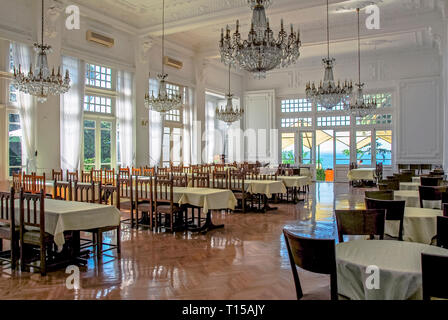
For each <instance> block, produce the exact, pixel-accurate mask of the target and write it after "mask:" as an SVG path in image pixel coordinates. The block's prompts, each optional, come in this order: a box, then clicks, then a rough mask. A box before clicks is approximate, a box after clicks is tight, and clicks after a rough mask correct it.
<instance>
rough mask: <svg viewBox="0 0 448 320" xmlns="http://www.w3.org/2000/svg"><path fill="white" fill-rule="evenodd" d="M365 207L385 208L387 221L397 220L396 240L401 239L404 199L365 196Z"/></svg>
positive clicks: (369, 208)
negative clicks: (381, 198) (398, 224)
mask: <svg viewBox="0 0 448 320" xmlns="http://www.w3.org/2000/svg"><path fill="white" fill-rule="evenodd" d="M365 202H366V208H367V209H368V210H371V209H380V210H381V209H383V210H386V220H388V221H399V223H400V226H399V231H398V240H400V241H403V220H404V209H405V206H406V201H404V200H403V201H395V200H377V199H370V198H365Z"/></svg>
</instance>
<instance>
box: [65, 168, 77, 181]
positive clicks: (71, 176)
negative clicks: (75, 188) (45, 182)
mask: <svg viewBox="0 0 448 320" xmlns="http://www.w3.org/2000/svg"><path fill="white" fill-rule="evenodd" d="M65 178H66V179H67V181H72V182H74V181H78V180H79V175H78V170H76V171H74V172H70V171H69V170H67V173H66V175H65Z"/></svg>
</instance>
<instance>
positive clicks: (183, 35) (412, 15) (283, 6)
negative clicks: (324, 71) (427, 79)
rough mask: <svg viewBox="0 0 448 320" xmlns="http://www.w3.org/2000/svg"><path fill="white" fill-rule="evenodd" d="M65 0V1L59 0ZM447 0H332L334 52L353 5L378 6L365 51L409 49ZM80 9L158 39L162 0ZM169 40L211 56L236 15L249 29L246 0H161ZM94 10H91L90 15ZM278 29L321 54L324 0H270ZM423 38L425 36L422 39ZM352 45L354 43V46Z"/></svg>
mask: <svg viewBox="0 0 448 320" xmlns="http://www.w3.org/2000/svg"><path fill="white" fill-rule="evenodd" d="M62 1H65V0H62ZM445 1H446V0H330V4H331V8H330V10H331V16H330V19H331V26H332V41H333V42H334V44H333V47H334V50H335V52H336V53H337V52H341V53H343V52H346V51H351V50H352V49H351V47H352V45H351V42H352V41H354V40H355V38H356V32H355V30H356V29H355V27H356V20H355V14H354V10H355V8H356V7H357V6H360V5H361V6H365V5H369V4H372V3H376V4H378V5H379V6H380V9H381V29H380V30H366V29H365V28H364V32H363V33H364V36H363V38H364V39H363V42H365V44H366V45H365V50H377V49H378V48H384V49H388V48H397V47H400V45H401V46H402V47H405V48H412V47H413V46H414V47H417V46H422V45H428V44H429V45H432V44H431V39H429V40H428V39H427V38H428V37H427V35H428V34H431V33H428V30H429V29H431V28H432V24H433V23H434V17H436V16H437V15H440V12H439V11H440V10H439V9H440V6H441V4H443V3H444V2H445ZM74 2H75V3H77V4H79V5H80V6H81V10H82V14H83V15H87V16H92V17H93V16H94V17H95V19H98V20H100V19H101V20H103V19H102V18H101V17H104V18H107V19H108V20H109V21H108V23H109V24H110V25H113V23H114V22H116V24H117V25H118V24H120V25H122V26H128V27H129V28H130V29H131V30H134V32H135V33H137V34H139V35H141V36H143V35H145V36H146V35H149V36H151V37H153V38H154V39H157V37H158V36H160V34H161V15H162V12H161V10H162V0H74ZM165 2H166V33H167V39H168V41H171V42H172V43H175V44H177V45H179V46H181V47H183V48H187V49H189V50H192V51H194V52H201V53H203V54H205V55H207V56H209V57H211V56H214V55H216V53H217V42H218V39H219V35H220V30H221V28H222V27H225V26H226V25H227V24H229V25H230V26H233V25H234V23H235V20H236V19H240V21H241V24H242V33H243V34H245V33H246V32H247V31H248V30H247V29H248V28H249V23H250V16H251V11H250V9H249V8H248V6H247V0H165ZM93 13H95V14H93ZM267 14H268V17H269V19H270V21H271V26H272V27H273V28H274V31H275V30H278V27H279V25H280V18H284V20H285V23H287V24H289V23H293V24H294V26H295V28H297V27H300V29H301V31H302V42H303V45H304V51H305V55H319V54H320V51H322V50H321V49H322V48H321V47H322V46H323V45H324V43H325V32H324V27H325V0H273V5H272V7H271V8H269V9H268V11H267ZM422 39H424V40H422ZM355 47H356V46H353V50H355V49H356V48H355Z"/></svg>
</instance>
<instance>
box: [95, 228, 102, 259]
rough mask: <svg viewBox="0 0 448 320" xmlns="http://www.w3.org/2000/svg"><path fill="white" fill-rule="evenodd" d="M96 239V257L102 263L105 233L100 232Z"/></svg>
mask: <svg viewBox="0 0 448 320" xmlns="http://www.w3.org/2000/svg"><path fill="white" fill-rule="evenodd" d="M96 237H97V242H96V246H97V249H96V250H97V253H96V256H97V260H98V262H100V261H101V259H102V257H103V233H102V232H101V231H100V230H98V231H97V235H96Z"/></svg>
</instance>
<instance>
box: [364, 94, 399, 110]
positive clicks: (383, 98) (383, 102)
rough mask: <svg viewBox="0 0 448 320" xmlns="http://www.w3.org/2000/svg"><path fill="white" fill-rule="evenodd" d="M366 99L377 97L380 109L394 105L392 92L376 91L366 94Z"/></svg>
mask: <svg viewBox="0 0 448 320" xmlns="http://www.w3.org/2000/svg"><path fill="white" fill-rule="evenodd" d="M364 99H375V100H376V102H377V103H378V106H377V107H378V109H380V108H391V107H392V94H391V93H376V94H365V95H364Z"/></svg>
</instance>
